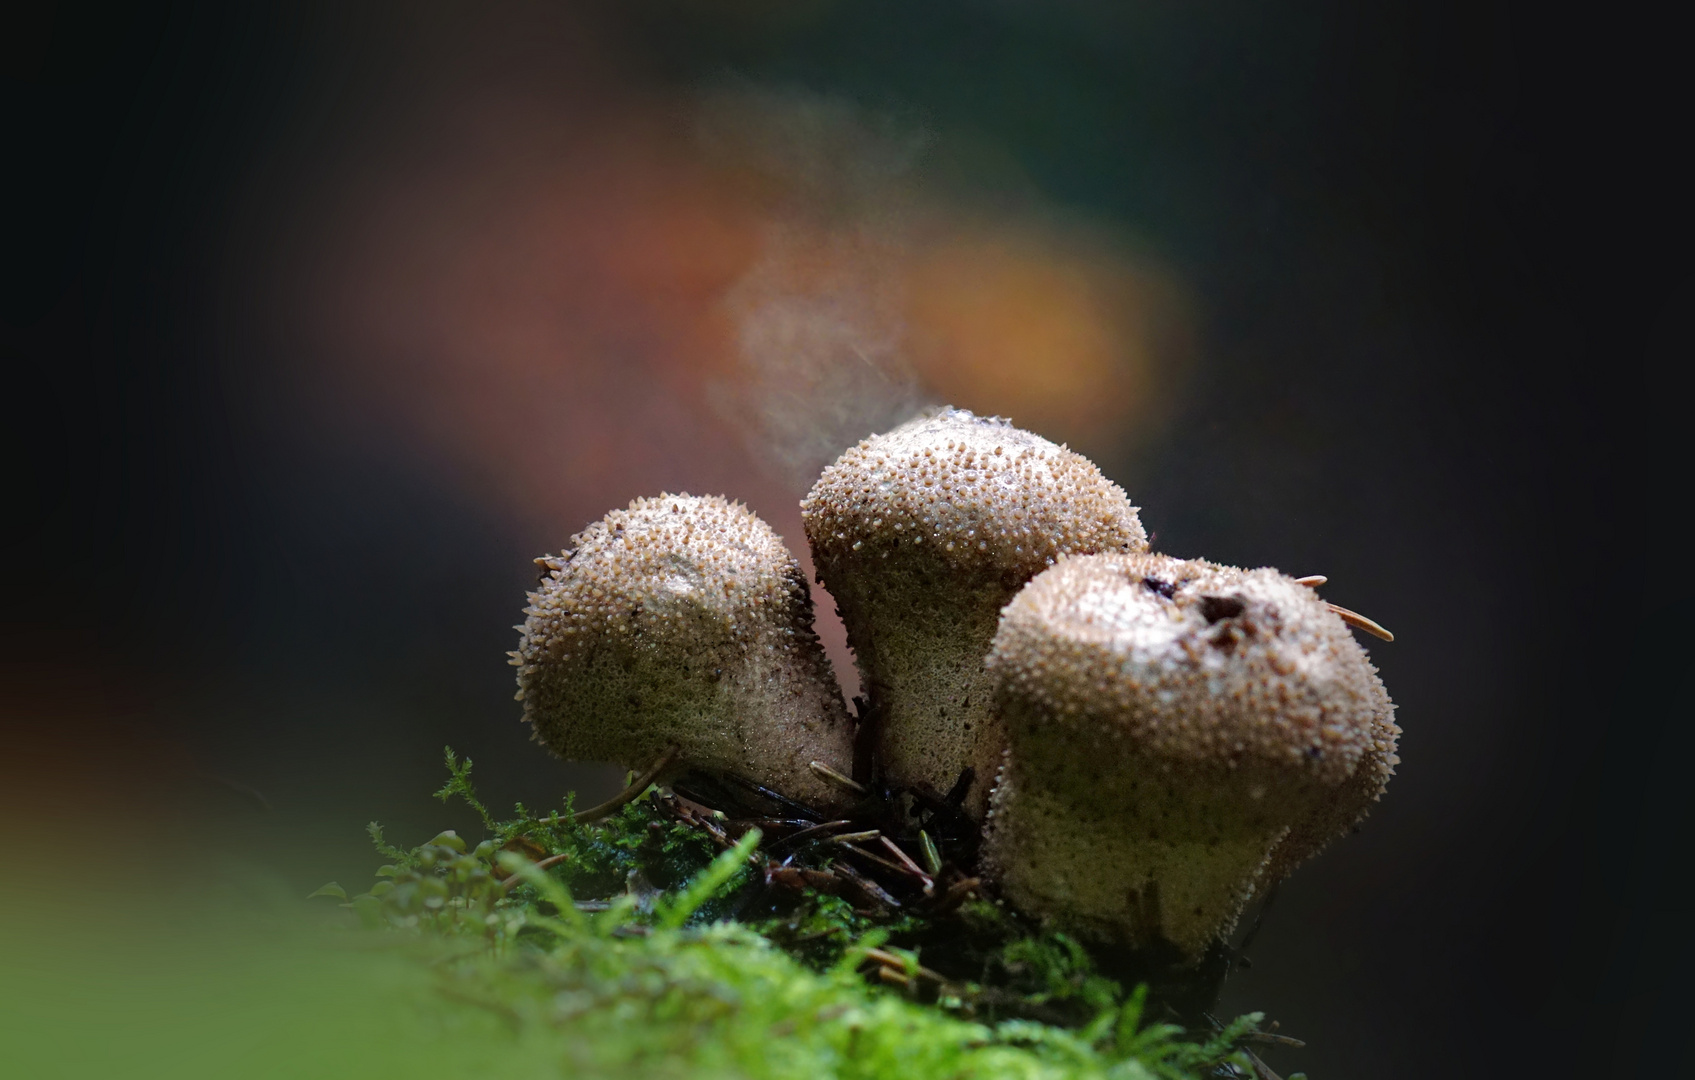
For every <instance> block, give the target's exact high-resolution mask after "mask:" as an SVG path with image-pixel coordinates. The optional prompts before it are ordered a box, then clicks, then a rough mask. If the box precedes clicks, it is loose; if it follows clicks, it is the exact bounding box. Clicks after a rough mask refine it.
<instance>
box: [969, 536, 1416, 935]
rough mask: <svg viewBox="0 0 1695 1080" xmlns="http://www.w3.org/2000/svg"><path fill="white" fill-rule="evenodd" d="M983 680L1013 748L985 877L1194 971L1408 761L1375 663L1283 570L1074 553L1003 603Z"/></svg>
mask: <svg viewBox="0 0 1695 1080" xmlns="http://www.w3.org/2000/svg"><path fill="white" fill-rule="evenodd" d="M988 668H989V670H990V671H991V672H992V673H993V676H994V678H995V680H996V682H997V690H998V700H999V702H1000V704H1001V707H1002V710H1003V717H1004V720H1005V723H1006V725H1007V728H1008V733H1009V737H1010V747H1009V749H1008V751H1007V755H1006V764H1005V767H1004V768H1003V770H1002V773H1001V778H1000V781H999V784H998V786H997V788H996V790H995V794H994V803H993V808H992V810H991V812H990V820H989V823H988V829H987V838H986V842H985V849H984V861H985V864H986V866H987V867H988V869H989V872H990V874H991V875H992V876H993V877H994V878H996V879H998V880H999V882H1000V885H1001V889H1002V893H1003V895H1004V896H1005V897H1006V899H1007V900H1008V901H1009V902H1010V903H1012V904H1013V905H1014V906H1015V907H1018V908H1019V909H1021V910H1023V911H1025V912H1027V913H1029V914H1032V915H1039V916H1043V917H1045V918H1047V919H1050V920H1051V921H1052V922H1054V923H1055V924H1057V925H1059V926H1061V927H1064V928H1067V929H1069V930H1072V931H1073V932H1076V933H1079V934H1082V935H1084V936H1087V937H1090V938H1093V939H1096V940H1099V941H1105V942H1111V943H1114V944H1118V945H1125V946H1131V947H1136V948H1153V947H1156V946H1159V945H1160V943H1162V942H1168V943H1170V944H1171V945H1174V946H1175V947H1176V949H1177V951H1178V953H1179V954H1180V955H1181V957H1183V958H1184V959H1185V960H1188V961H1195V960H1198V959H1199V958H1200V957H1201V956H1202V955H1204V953H1205V952H1206V950H1207V948H1208V947H1209V946H1210V945H1211V944H1212V943H1213V942H1214V941H1215V940H1217V939H1218V938H1219V937H1220V936H1221V935H1223V934H1226V933H1228V932H1229V930H1230V929H1231V928H1232V927H1233V926H1234V925H1235V922H1236V920H1237V918H1238V916H1239V915H1240V913H1241V910H1242V908H1243V906H1244V904H1245V903H1246V902H1247V901H1248V899H1249V898H1250V897H1251V896H1252V894H1253V893H1254V891H1255V889H1256V886H1258V885H1259V884H1261V883H1268V881H1267V875H1268V873H1269V874H1280V873H1282V872H1283V871H1284V870H1286V869H1287V868H1288V867H1289V866H1292V865H1293V862H1295V861H1298V859H1299V858H1300V857H1304V855H1305V854H1310V853H1311V851H1313V850H1316V848H1317V847H1319V846H1322V844H1323V843H1325V842H1327V841H1328V840H1329V839H1330V838H1331V837H1332V836H1334V835H1336V834H1337V833H1340V832H1342V831H1345V830H1346V829H1347V828H1349V827H1351V826H1352V825H1353V824H1354V823H1355V822H1356V821H1357V820H1358V819H1359V818H1360V817H1361V816H1362V815H1363V814H1364V812H1365V810H1366V809H1367V808H1368V807H1369V806H1370V804H1371V803H1372V802H1373V801H1375V800H1376V798H1377V797H1378V796H1379V795H1380V794H1381V793H1382V790H1383V786H1384V784H1385V783H1386V782H1387V780H1388V777H1389V774H1390V773H1391V772H1392V771H1393V766H1394V764H1395V762H1396V758H1395V756H1394V752H1395V740H1396V738H1397V736H1398V735H1399V728H1397V727H1396V726H1395V723H1394V720H1393V706H1392V705H1391V704H1390V701H1389V697H1388V695H1387V693H1385V691H1384V689H1383V684H1382V683H1381V682H1380V681H1379V680H1378V678H1377V674H1376V670H1375V669H1374V668H1373V667H1372V665H1371V663H1370V661H1369V660H1368V659H1367V657H1366V655H1365V652H1364V651H1363V650H1362V649H1361V648H1360V646H1359V644H1358V643H1357V642H1356V641H1355V640H1354V638H1353V636H1352V635H1351V634H1350V632H1349V630H1348V627H1347V626H1346V625H1345V624H1344V623H1343V622H1342V620H1341V619H1340V618H1339V617H1338V616H1337V615H1336V614H1335V613H1333V612H1332V611H1331V610H1330V609H1329V608H1328V607H1327V606H1326V605H1325V604H1324V602H1323V601H1321V600H1319V599H1318V598H1317V596H1315V595H1314V593H1313V591H1312V590H1311V589H1310V588H1308V587H1307V586H1306V585H1303V584H1302V583H1300V582H1298V581H1296V580H1294V579H1292V578H1289V577H1285V576H1284V575H1282V574H1279V573H1278V572H1277V571H1275V570H1269V569H1261V570H1238V569H1234V568H1231V567H1224V566H1217V565H1214V564H1212V563H1207V562H1202V561H1198V560H1196V561H1184V560H1181V559H1174V558H1170V557H1167V556H1163V555H1153V554H1142V555H1131V556H1096V557H1089V558H1074V559H1068V560H1065V561H1064V562H1061V563H1060V564H1059V565H1057V566H1055V567H1054V568H1053V569H1051V570H1048V571H1046V572H1045V573H1043V574H1041V575H1039V576H1038V577H1036V578H1035V580H1033V581H1032V582H1031V583H1030V584H1029V585H1028V586H1027V587H1026V588H1025V589H1024V590H1023V592H1021V593H1020V594H1019V595H1018V596H1017V598H1015V599H1014V600H1013V601H1012V603H1011V604H1009V605H1008V606H1007V608H1006V611H1005V614H1004V615H1003V617H1002V620H1001V626H1000V630H999V633H998V634H997V635H996V637H995V641H994V648H993V651H992V652H991V654H990V656H989V659H988ZM1290 841H1293V842H1294V843H1295V844H1296V845H1297V847H1298V849H1299V850H1298V851H1295V850H1287V849H1286V850H1285V852H1284V854H1283V856H1279V857H1278V858H1277V863H1278V865H1277V866H1272V865H1271V861H1272V859H1273V853H1274V851H1275V850H1276V849H1277V848H1278V847H1279V845H1280V844H1283V843H1286V842H1290Z"/></svg>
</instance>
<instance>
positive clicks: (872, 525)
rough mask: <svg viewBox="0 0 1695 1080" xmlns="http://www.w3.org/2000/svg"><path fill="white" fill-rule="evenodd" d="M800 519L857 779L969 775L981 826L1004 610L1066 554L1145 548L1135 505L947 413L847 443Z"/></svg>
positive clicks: (1025, 435)
mask: <svg viewBox="0 0 1695 1080" xmlns="http://www.w3.org/2000/svg"><path fill="white" fill-rule="evenodd" d="M801 509H802V512H803V518H804V521H805V524H806V538H807V540H808V542H809V543H811V545H812V556H813V560H814V562H815V563H816V564H817V566H818V572H819V575H820V578H821V580H822V581H823V582H824V584H825V585H826V586H827V587H828V588H829V590H830V593H831V595H832V596H834V597H835V598H836V603H837V605H838V607H839V608H840V610H841V614H842V620H843V622H844V623H846V625H847V634H848V643H849V644H850V645H852V646H853V650H854V654H855V657H856V659H857V661H858V664H859V670H860V674H861V676H862V679H863V681H864V683H865V686H866V688H867V696H868V697H869V698H870V706H871V707H870V710H869V712H868V719H867V720H866V723H867V724H868V730H867V731H866V732H865V733H864V743H865V745H862V747H861V753H862V756H861V760H860V761H859V762H858V764H859V765H860V766H861V771H862V772H863V771H864V767H865V764H866V761H865V758H866V756H869V757H870V758H872V759H873V760H875V761H876V762H877V763H878V765H879V767H880V768H881V770H882V773H883V776H884V778H886V779H887V780H890V781H892V782H894V783H896V784H900V785H905V786H909V787H918V786H922V787H924V788H928V789H929V790H931V791H932V792H934V793H936V794H943V793H946V792H948V791H949V790H950V789H951V788H952V787H953V786H954V784H955V783H956V781H957V780H958V779H959V777H960V776H961V774H962V772H963V770H965V769H966V768H970V769H971V770H973V774H974V777H975V779H974V782H973V783H972V784H971V786H970V787H969V788H968V789H967V792H966V800H965V803H964V808H965V809H966V811H967V812H968V813H970V814H971V815H972V816H973V817H975V818H978V819H981V817H982V816H983V813H984V812H985V811H986V809H987V806H988V795H989V787H990V784H991V783H992V781H993V778H994V773H995V770H996V768H997V767H998V766H999V763H1000V755H1001V751H1002V749H1003V748H1004V745H1005V737H1004V734H1003V732H1002V731H1001V728H1000V725H999V723H998V721H997V719H996V715H995V711H994V702H993V694H992V690H991V686H990V683H989V680H988V677H987V675H986V674H985V672H984V670H983V657H984V656H985V655H986V654H987V653H988V651H989V643H990V641H991V640H992V639H993V638H994V635H995V627H996V625H997V621H998V619H999V615H1000V609H1001V608H1002V607H1003V606H1004V605H1005V604H1006V602H1007V601H1008V600H1010V599H1012V596H1013V594H1014V593H1016V592H1017V591H1018V590H1019V589H1020V588H1021V587H1023V585H1024V583H1025V582H1027V581H1029V580H1030V578H1031V577H1033V576H1034V575H1035V574H1037V573H1038V572H1040V571H1041V570H1043V569H1045V568H1046V567H1048V566H1050V565H1052V564H1053V562H1054V561H1055V560H1056V559H1058V558H1059V557H1060V556H1062V555H1066V554H1083V553H1095V552H1132V551H1142V550H1145V549H1146V547H1147V536H1146V534H1145V533H1144V532H1143V531H1142V524H1141V521H1140V520H1139V519H1138V517H1137V515H1136V508H1135V507H1134V506H1132V505H1131V504H1130V500H1129V498H1128V497H1126V496H1125V494H1124V490H1123V489H1122V488H1120V487H1119V486H1118V485H1117V484H1114V483H1112V482H1111V481H1109V480H1107V479H1106V478H1105V477H1104V476H1102V475H1101V472H1100V470H1099V469H1097V468H1096V467H1095V466H1094V464H1093V463H1091V462H1090V461H1089V460H1088V459H1086V458H1084V457H1082V456H1081V455H1078V454H1075V453H1072V452H1071V451H1070V450H1067V449H1066V448H1065V447H1062V446H1055V445H1054V444H1053V443H1051V442H1048V441H1047V440H1046V439H1043V438H1040V437H1039V436H1036V435H1032V434H1031V433H1030V432H1027V431H1021V430H1019V429H1018V428H1015V427H1013V426H1012V425H1011V423H1009V422H1008V421H1006V420H1002V419H999V418H985V417H978V416H974V415H972V414H971V413H969V412H966V411H965V410H963V409H943V410H940V411H938V412H935V413H933V414H930V415H927V416H921V417H919V418H918V419H915V420H912V421H909V422H908V423H906V424H903V425H901V426H900V427H898V428H896V429H894V430H893V431H890V432H888V433H887V434H883V435H877V436H873V437H871V438H869V439H866V440H864V441H863V442H861V443H859V445H857V446H854V447H852V448H850V449H849V450H848V451H847V452H846V453H844V454H842V456H841V457H840V458H838V459H837V460H836V462H835V463H834V464H833V465H831V466H830V467H829V468H827V469H825V470H824V474H823V475H822V476H821V477H819V479H818V482H817V484H815V485H814V486H813V488H812V492H811V494H810V495H809V496H808V497H807V498H806V500H805V501H804V502H802V503H801ZM867 752H868V754H867Z"/></svg>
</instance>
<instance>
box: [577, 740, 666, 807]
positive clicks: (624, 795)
mask: <svg viewBox="0 0 1695 1080" xmlns="http://www.w3.org/2000/svg"><path fill="white" fill-rule="evenodd" d="M677 749H678V748H677V747H675V746H671V747H667V748H666V750H665V752H664V753H663V754H660V755H659V760H658V761H656V762H654V763H653V766H652V767H651V768H650V769H648V770H647V772H644V773H642V774H641V775H640V776H638V777H636V778H635V780H634V781H633V782H632V783H631V784H630V786H629V787H627V788H625V789H624V790H623V791H620V792H619V793H618V794H616V795H614V796H612V798H610V799H607V800H606V801H605V802H603V803H601V804H600V805H599V806H591V807H589V808H588V809H587V810H583V811H580V812H578V814H577V815H576V821H577V823H578V824H579V825H586V824H588V823H589V822H591V821H599V820H600V819H601V818H604V817H610V816H611V815H612V814H614V813H616V812H617V811H618V810H620V809H622V808H623V806H624V805H625V804H626V803H631V802H634V801H635V800H636V798H637V796H639V795H640V794H641V793H642V792H644V791H646V790H647V786H648V785H649V784H651V783H653V781H654V778H655V777H657V776H658V775H659V774H660V773H662V772H664V771H665V767H666V766H667V765H669V764H671V761H672V760H673V759H674V758H675V757H676V756H677Z"/></svg>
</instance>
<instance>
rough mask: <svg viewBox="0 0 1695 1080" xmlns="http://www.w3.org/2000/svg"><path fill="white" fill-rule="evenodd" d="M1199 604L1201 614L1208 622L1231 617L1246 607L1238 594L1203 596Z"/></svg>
mask: <svg viewBox="0 0 1695 1080" xmlns="http://www.w3.org/2000/svg"><path fill="white" fill-rule="evenodd" d="M1200 606H1201V615H1202V616H1203V617H1205V619H1206V621H1207V622H1209V623H1215V622H1217V621H1218V620H1220V619H1233V618H1235V617H1236V616H1238V615H1240V614H1241V613H1242V612H1244V611H1246V610H1247V608H1248V606H1247V604H1245V603H1243V602H1242V598H1241V597H1239V596H1203V597H1201V605H1200Z"/></svg>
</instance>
